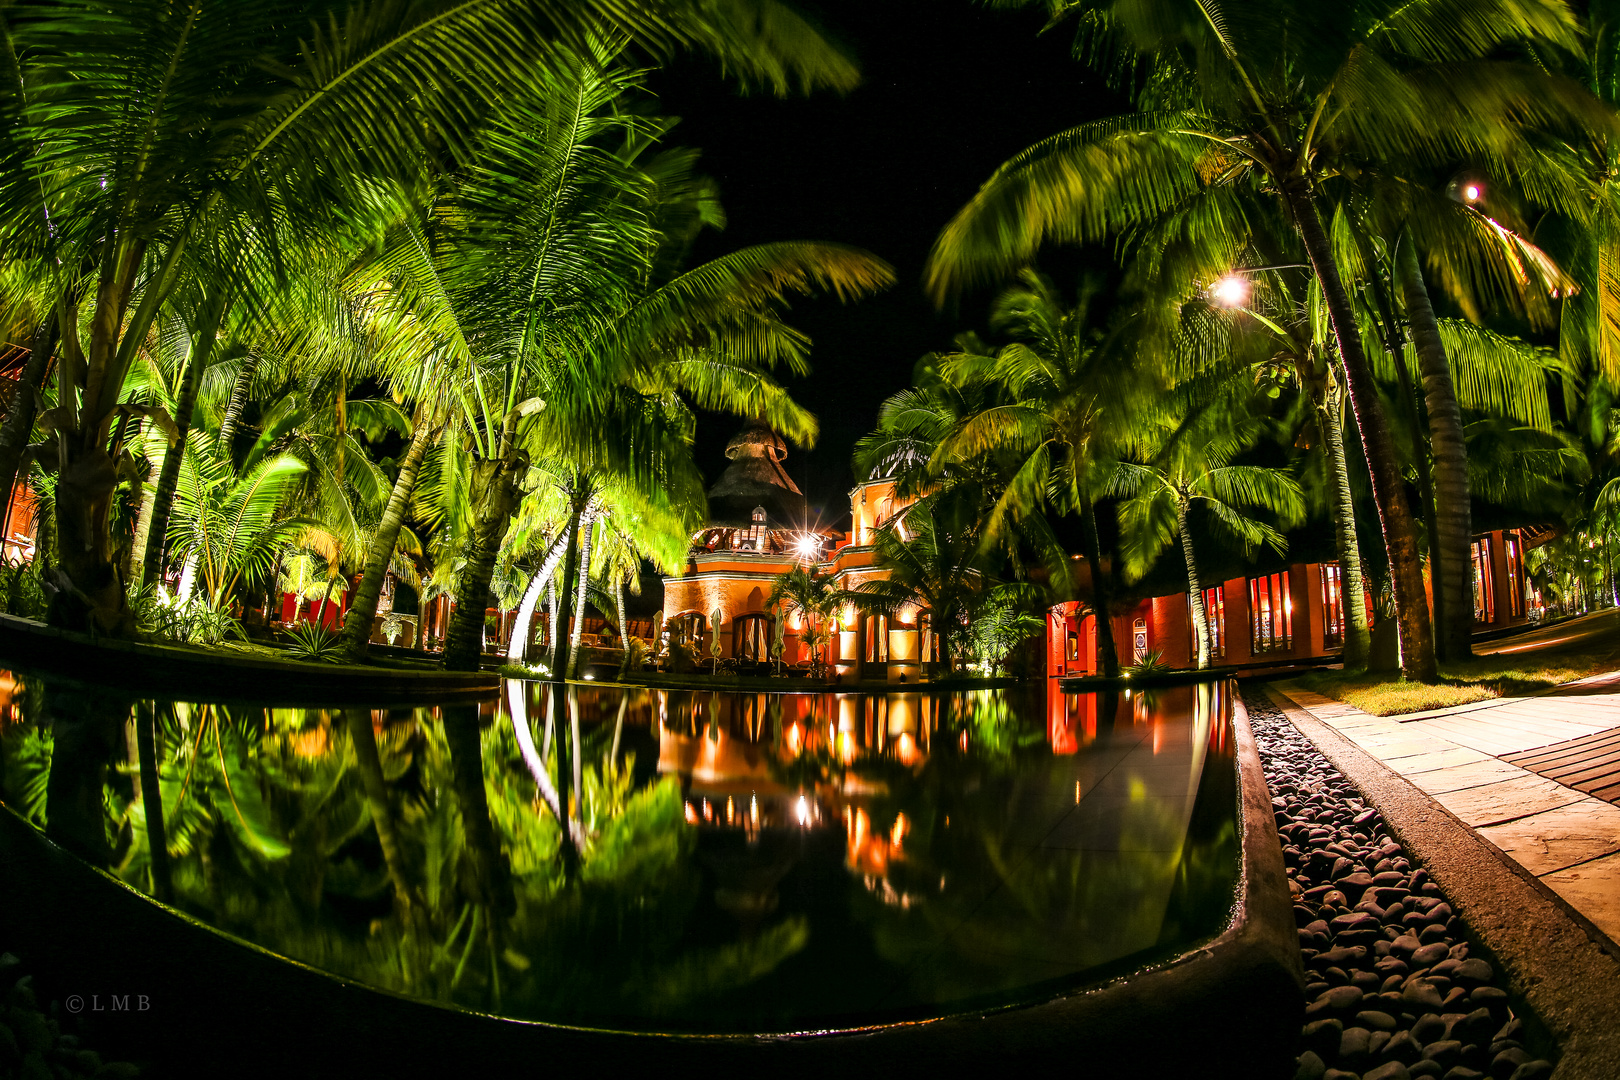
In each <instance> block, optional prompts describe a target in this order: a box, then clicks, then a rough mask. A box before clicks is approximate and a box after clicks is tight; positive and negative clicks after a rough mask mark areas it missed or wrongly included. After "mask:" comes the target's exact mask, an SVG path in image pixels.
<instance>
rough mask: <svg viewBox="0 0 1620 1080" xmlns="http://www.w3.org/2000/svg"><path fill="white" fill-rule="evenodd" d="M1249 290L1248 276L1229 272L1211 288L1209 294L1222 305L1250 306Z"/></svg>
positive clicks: (1234, 306)
mask: <svg viewBox="0 0 1620 1080" xmlns="http://www.w3.org/2000/svg"><path fill="white" fill-rule="evenodd" d="M1249 290H1250V285H1249V279H1248V278H1246V277H1244V276H1243V275H1241V274H1227V275H1226V276H1225V277H1223V278H1221V279H1220V280H1219V281H1217V282H1216V283H1215V284H1214V286H1212V287H1211V288H1210V290H1209V295H1210V298H1211V299H1213V300H1214V301H1215V303H1217V304H1218V305H1220V306H1221V307H1225V308H1240V307H1247V306H1248V303H1249Z"/></svg>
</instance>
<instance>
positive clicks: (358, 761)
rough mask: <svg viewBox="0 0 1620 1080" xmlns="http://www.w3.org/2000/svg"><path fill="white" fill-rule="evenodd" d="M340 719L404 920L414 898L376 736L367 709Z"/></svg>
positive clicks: (351, 711)
mask: <svg viewBox="0 0 1620 1080" xmlns="http://www.w3.org/2000/svg"><path fill="white" fill-rule="evenodd" d="M343 719H344V723H345V725H346V726H347V727H348V729H349V742H350V744H351V745H352V746H353V747H354V764H355V768H356V770H357V771H358V772H359V773H360V788H361V790H362V791H364V792H365V796H366V807H367V809H368V810H370V811H371V824H372V825H373V826H374V827H375V828H376V830H377V843H378V845H379V846H380V847H381V848H382V856H383V866H384V867H386V868H387V871H388V880H389V882H390V883H391V884H392V885H393V886H394V903H395V904H397V905H399V908H400V911H401V912H402V913H404V914H405V915H406V916H407V917H409V916H410V915H411V914H412V911H413V909H414V908H415V907H416V895H415V893H414V892H413V891H412V889H411V886H410V882H409V880H408V879H407V878H406V876H405V854H404V851H403V849H402V848H401V847H400V843H399V833H398V832H397V831H396V830H395V828H394V824H395V822H394V811H393V808H392V806H391V804H390V803H389V800H388V783H387V781H386V780H385V779H384V778H383V771H382V758H381V756H380V755H379V754H378V753H377V733H376V732H375V731H373V730H372V728H371V712H370V710H368V709H344V710H343Z"/></svg>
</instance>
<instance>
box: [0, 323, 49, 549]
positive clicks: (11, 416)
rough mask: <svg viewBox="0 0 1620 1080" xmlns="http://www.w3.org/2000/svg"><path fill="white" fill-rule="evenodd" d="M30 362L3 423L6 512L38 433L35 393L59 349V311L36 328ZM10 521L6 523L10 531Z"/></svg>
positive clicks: (0, 460)
mask: <svg viewBox="0 0 1620 1080" xmlns="http://www.w3.org/2000/svg"><path fill="white" fill-rule="evenodd" d="M28 344H29V352H28V363H26V364H24V365H23V373H22V380H21V381H20V382H18V383H17V386H16V389H15V390H13V391H12V397H11V408H10V409H8V410H6V422H5V425H4V426H0V484H4V485H5V489H6V512H7V514H9V513H10V512H11V497H12V495H13V494H15V493H16V490H17V472H18V470H19V469H20V468H21V466H22V455H23V449H24V448H25V447H26V446H27V445H28V439H29V437H30V436H31V435H32V434H33V432H34V418H35V417H36V416H37V415H38V413H39V399H38V398H37V397H36V396H35V394H36V392H37V391H38V390H39V388H40V387H42V386H44V385H45V373H46V372H47V371H48V370H49V369H50V366H51V355H52V354H53V353H54V352H55V351H56V313H55V312H54V311H53V312H52V313H51V314H49V315H47V316H45V321H44V322H42V323H40V324H39V326H38V327H37V328H36V329H35V330H34V336H33V339H32V340H31V341H30V342H29V343H28ZM10 524H11V523H10V521H9V519H8V520H7V522H6V525H7V530H6V531H7V532H10Z"/></svg>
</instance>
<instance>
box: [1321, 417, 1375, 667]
mask: <svg viewBox="0 0 1620 1080" xmlns="http://www.w3.org/2000/svg"><path fill="white" fill-rule="evenodd" d="M1317 415H1319V416H1321V417H1322V429H1323V432H1324V434H1325V436H1326V438H1325V440H1324V441H1325V444H1326V447H1327V458H1328V475H1329V476H1330V477H1331V478H1332V484H1333V492H1332V494H1331V496H1330V497H1329V499H1328V513H1329V516H1330V517H1331V519H1332V521H1333V538H1334V541H1335V544H1336V546H1337V547H1338V550H1339V590H1340V596H1341V598H1342V601H1343V605H1344V651H1343V653H1342V656H1343V659H1344V666H1345V667H1346V668H1347V669H1348V668H1362V667H1366V666H1367V656H1368V653H1369V652H1370V650H1371V647H1372V628H1371V627H1370V626H1369V625H1368V622H1367V579H1366V577H1365V575H1363V573H1362V571H1361V545H1360V543H1359V542H1358V541H1357V540H1356V504H1355V498H1354V497H1353V496H1352V495H1351V492H1350V463H1349V461H1348V459H1347V458H1346V457H1345V453H1344V423H1343V420H1342V418H1341V416H1340V413H1339V403H1338V402H1337V401H1334V400H1331V399H1329V398H1327V397H1326V395H1325V394H1324V397H1323V400H1322V401H1321V402H1319V403H1318V405H1317Z"/></svg>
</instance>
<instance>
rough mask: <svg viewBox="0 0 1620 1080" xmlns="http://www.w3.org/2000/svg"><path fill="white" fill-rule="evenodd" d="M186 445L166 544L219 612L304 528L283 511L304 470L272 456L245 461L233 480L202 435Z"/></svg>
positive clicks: (294, 461)
mask: <svg viewBox="0 0 1620 1080" xmlns="http://www.w3.org/2000/svg"><path fill="white" fill-rule="evenodd" d="M189 441H190V444H191V445H190V447H189V450H190V452H189V453H187V454H186V455H185V456H184V457H183V458H181V461H180V466H179V477H178V482H177V484H176V487H175V508H176V510H177V511H178V514H177V515H176V517H175V519H174V521H173V524H172V525H171V526H170V529H169V544H170V546H171V547H172V548H173V550H174V552H175V554H176V555H177V556H178V557H179V558H180V559H181V560H182V561H184V562H186V563H193V562H194V563H195V565H196V567H197V570H196V573H197V575H198V577H199V578H200V581H201V584H202V587H203V590H204V593H205V594H206V596H207V598H208V603H209V604H210V605H211V606H212V607H214V608H216V609H217V608H220V607H221V606H223V605H224V604H225V603H227V602H228V601H229V600H230V599H231V596H232V592H233V590H235V589H236V588H237V587H238V586H239V585H242V584H244V583H245V582H248V581H252V580H253V579H255V578H259V577H263V576H264V575H266V574H268V573H269V572H270V571H271V570H272V569H273V568H274V567H275V565H276V560H277V558H278V557H279V556H280V554H281V551H282V549H283V548H284V547H285V546H286V544H287V543H288V541H289V540H290V539H291V538H292V536H293V535H294V534H295V533H296V532H298V531H299V530H301V529H303V528H305V527H306V526H305V523H303V522H300V521H297V520H290V519H288V518H287V517H286V516H285V515H284V514H283V513H282V510H283V505H284V504H285V502H286V501H287V500H288V498H289V497H290V496H291V495H292V493H293V490H294V488H295V486H296V485H297V483H298V481H299V480H300V478H301V477H302V476H303V474H304V473H305V472H306V466H305V465H304V463H303V462H301V461H299V460H298V459H297V458H296V457H294V456H292V455H291V454H275V455H271V456H266V457H263V458H260V459H257V460H250V461H249V462H248V463H247V465H246V466H245V467H244V469H243V470H242V472H241V473H240V474H237V473H236V471H235V470H233V469H232V468H231V467H230V464H229V463H228V462H227V461H226V460H225V459H224V456H223V455H222V454H221V453H220V452H219V446H218V444H217V443H216V442H215V441H214V440H213V439H212V438H210V437H209V436H208V435H207V434H205V433H204V432H200V431H194V432H192V434H191V437H190V440H189Z"/></svg>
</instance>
